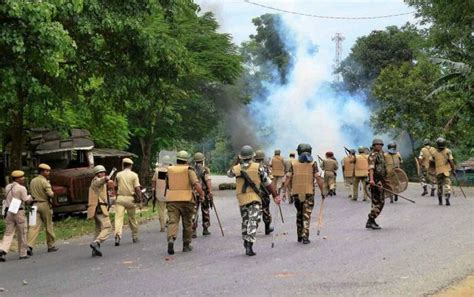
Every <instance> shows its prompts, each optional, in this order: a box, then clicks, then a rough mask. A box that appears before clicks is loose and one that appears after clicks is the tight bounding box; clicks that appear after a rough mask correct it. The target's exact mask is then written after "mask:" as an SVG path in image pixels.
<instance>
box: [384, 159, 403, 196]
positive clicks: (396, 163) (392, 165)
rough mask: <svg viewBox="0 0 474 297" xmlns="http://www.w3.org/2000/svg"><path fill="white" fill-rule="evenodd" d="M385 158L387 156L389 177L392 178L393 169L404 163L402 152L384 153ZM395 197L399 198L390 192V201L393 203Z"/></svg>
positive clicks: (386, 162)
mask: <svg viewBox="0 0 474 297" xmlns="http://www.w3.org/2000/svg"><path fill="white" fill-rule="evenodd" d="M384 158H385V166H386V168H387V177H389V178H390V175H392V174H394V173H393V170H394V169H395V168H400V165H401V164H402V162H403V160H402V156H401V155H400V153H398V152H397V153H395V154H391V153H384ZM394 197H395V201H397V200H398V196H397V195H393V194H390V203H393V198H394Z"/></svg>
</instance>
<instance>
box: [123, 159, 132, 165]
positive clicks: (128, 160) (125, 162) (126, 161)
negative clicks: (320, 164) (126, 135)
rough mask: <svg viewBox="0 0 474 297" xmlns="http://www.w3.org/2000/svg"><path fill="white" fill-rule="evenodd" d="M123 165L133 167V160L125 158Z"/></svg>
mask: <svg viewBox="0 0 474 297" xmlns="http://www.w3.org/2000/svg"><path fill="white" fill-rule="evenodd" d="M122 163H124V164H131V165H133V161H132V159H130V158H124V159H123V160H122Z"/></svg>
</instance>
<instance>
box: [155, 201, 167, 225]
mask: <svg viewBox="0 0 474 297" xmlns="http://www.w3.org/2000/svg"><path fill="white" fill-rule="evenodd" d="M156 206H157V210H158V219H159V220H160V227H161V229H163V228H165V226H166V221H168V209H167V208H166V201H157V205H156Z"/></svg>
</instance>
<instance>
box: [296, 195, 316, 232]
mask: <svg viewBox="0 0 474 297" xmlns="http://www.w3.org/2000/svg"><path fill="white" fill-rule="evenodd" d="M293 198H294V200H295V207H296V231H297V233H298V237H303V238H309V224H310V223H311V213H312V212H313V208H314V195H313V194H310V195H306V198H305V199H304V201H301V200H300V199H299V198H298V195H295V196H293Z"/></svg>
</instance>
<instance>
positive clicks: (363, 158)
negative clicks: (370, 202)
mask: <svg viewBox="0 0 474 297" xmlns="http://www.w3.org/2000/svg"><path fill="white" fill-rule="evenodd" d="M358 151H359V154H358V155H356V156H355V158H353V159H352V162H353V164H354V184H353V185H352V200H354V201H357V198H358V196H359V184H360V183H362V187H363V188H364V191H362V192H363V193H364V199H362V201H367V195H366V193H365V187H366V184H367V177H368V176H369V161H368V156H367V155H366V154H365V148H364V147H363V146H360V147H359V149H358Z"/></svg>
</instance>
